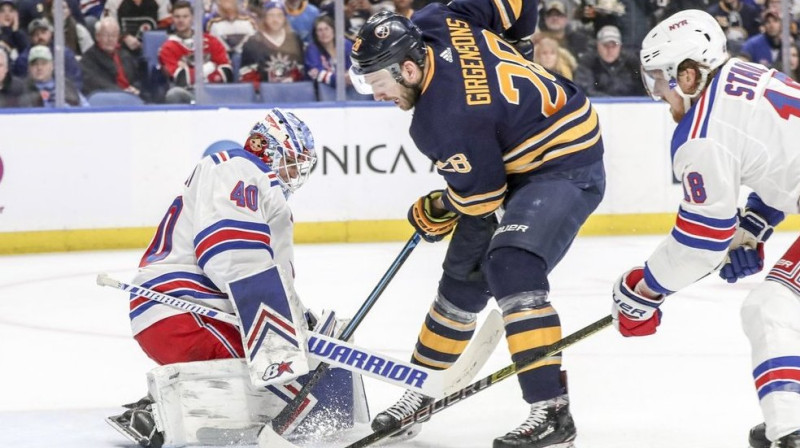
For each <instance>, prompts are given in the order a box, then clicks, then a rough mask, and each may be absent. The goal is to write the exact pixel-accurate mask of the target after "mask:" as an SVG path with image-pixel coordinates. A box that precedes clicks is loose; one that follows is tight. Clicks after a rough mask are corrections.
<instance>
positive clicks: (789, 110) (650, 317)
mask: <svg viewBox="0 0 800 448" xmlns="http://www.w3.org/2000/svg"><path fill="white" fill-rule="evenodd" d="M725 43H726V42H725V34H724V33H723V31H722V30H721V29H720V27H719V25H718V24H717V22H716V21H715V20H714V19H713V18H712V17H711V16H710V15H708V14H707V13H705V12H702V11H698V10H687V11H682V12H679V13H677V14H675V15H673V16H671V17H669V18H668V19H666V20H664V21H663V22H661V23H660V24H658V25H657V26H656V27H655V28H653V30H651V31H650V32H649V33H648V35H647V37H646V38H645V39H644V41H643V42H642V50H641V63H642V76H643V81H644V82H645V85H646V87H647V88H648V90H649V92H650V94H651V95H652V96H653V98H655V99H658V100H664V101H666V102H667V103H669V105H670V111H671V113H672V116H673V118H674V119H675V121H676V122H677V123H678V126H677V128H676V130H675V133H674V134H673V137H672V145H671V153H672V163H673V171H674V174H675V176H676V178H678V179H680V180H681V182H682V184H683V193H684V197H683V201H682V202H681V204H680V206H679V208H678V216H677V219H676V224H675V226H674V228H673V229H672V232H671V233H670V235H669V236H668V237H667V238H666V239H665V240H664V241H663V242H662V243H661V244H660V245H659V246H658V248H656V250H655V252H654V253H653V254H652V255H651V256H650V257H649V258H648V259H647V260H646V261H645V263H644V266H639V267H635V268H633V269H631V270H630V271H628V272H626V273H625V274H624V275H623V276H622V277H621V278H620V279H619V280H618V281H617V283H616V284H615V287H614V292H613V299H614V305H613V310H612V315H613V317H614V324H615V326H616V327H617V329H618V330H619V332H620V333H622V334H623V335H624V336H645V335H649V334H653V333H655V331H656V327H658V325H659V324H660V321H661V310H660V309H659V307H660V305H661V304H662V303H663V302H664V300H665V298H666V297H667V296H668V295H670V294H672V293H673V292H675V291H678V290H680V289H682V288H684V287H686V286H688V285H690V284H692V283H694V282H696V281H698V280H699V279H701V278H703V277H705V276H706V275H707V274H709V273H710V272H713V271H714V270H716V269H718V268H719V269H720V271H719V275H720V276H721V277H722V278H724V279H726V280H727V281H728V282H735V281H736V280H737V279H739V278H742V277H744V276H746V275H750V274H754V273H756V272H759V271H760V270H761V269H762V267H763V243H764V242H765V241H766V240H767V239H768V238H769V236H770V234H771V233H772V230H773V227H774V226H775V225H776V224H778V223H779V222H780V221H781V220H783V218H784V215H785V214H786V213H798V212H800V209H799V207H800V206H799V205H798V199H799V198H800V150H798V142H800V84H798V83H796V82H794V81H793V80H791V79H790V78H789V77H788V76H786V75H784V74H782V73H780V72H778V71H776V70H771V69H768V68H766V67H764V66H762V65H758V64H754V63H750V62H745V61H742V60H738V59H735V58H734V59H730V58H729V56H728V53H727V51H726V47H725ZM742 186H745V187H748V188H750V189H752V190H753V193H751V194H750V196H749V198H748V200H747V204H746V205H745V206H744V207H743V208H737V205H739V204H737V202H738V198H739V193H740V188H741V187H742ZM798 274H800V239H798V240H797V241H795V243H794V244H793V245H792V246H791V247H790V248H789V250H788V251H787V252H786V253H785V254H784V255H783V257H782V258H781V260H780V261H778V263H777V264H776V265H775V266H774V267H773V268H772V270H771V271H770V272H769V274H768V275H767V276H766V279H765V281H763V282H762V283H761V284H759V285H758V286H757V287H756V288H755V289H753V290H752V291H751V292H750V293H749V295H748V296H747V298H746V299H745V301H744V303H743V305H742V310H741V317H742V325H743V328H744V330H745V333H746V334H747V337H748V338H749V340H750V344H751V348H752V363H753V372H752V373H753V379H754V383H755V388H756V390H757V393H758V397H759V400H760V405H761V409H762V412H763V415H764V419H765V424H761V425H759V426H757V427H756V428H753V430H751V441H750V443H751V446H753V447H754V448H761V447H770V446H771V447H773V448H776V447H781V448H787V447H792V448H800V277H799V275H798ZM765 436H766V438H765ZM767 439H768V440H767Z"/></svg>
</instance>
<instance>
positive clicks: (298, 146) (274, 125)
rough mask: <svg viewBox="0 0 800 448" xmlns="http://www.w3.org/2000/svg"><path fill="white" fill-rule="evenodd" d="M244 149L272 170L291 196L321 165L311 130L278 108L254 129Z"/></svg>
mask: <svg viewBox="0 0 800 448" xmlns="http://www.w3.org/2000/svg"><path fill="white" fill-rule="evenodd" d="M244 149H245V150H247V151H248V152H250V153H252V154H254V155H256V156H258V157H259V158H261V160H263V161H264V162H265V163H266V164H268V165H269V166H270V168H272V170H273V171H274V172H275V173H276V174H277V175H278V181H279V183H280V185H281V188H283V191H284V193H285V194H286V195H287V196H288V195H289V193H292V192H294V191H296V190H297V189H298V188H300V187H301V186H302V185H303V184H304V183H305V182H306V180H307V179H308V176H309V175H310V174H311V170H312V168H314V164H315V163H316V162H317V153H316V151H315V149H314V137H313V136H312V135H311V130H310V129H309V128H308V126H307V125H306V124H305V123H304V122H303V121H302V120H300V119H299V118H297V116H295V115H294V114H293V113H291V112H285V111H283V110H281V109H279V108H277V107H276V108H274V109H272V110H271V111H269V113H268V114H267V116H266V117H264V119H263V120H260V121H258V122H257V123H256V124H255V126H253V129H251V130H250V135H249V136H248V138H247V142H246V143H245V146H244Z"/></svg>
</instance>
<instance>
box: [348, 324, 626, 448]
mask: <svg viewBox="0 0 800 448" xmlns="http://www.w3.org/2000/svg"><path fill="white" fill-rule="evenodd" d="M609 325H611V316H610V315H609V316H606V317H604V318H602V319H600V320H598V321H597V322H594V323H592V324H589V325H587V326H586V327H583V328H581V329H580V330H578V331H576V332H574V333H572V334H571V335H569V336H567V337H565V338H563V339H561V340H560V341H557V342H554V343H553V344H550V345H549V346H547V347H545V348H544V349H543V351H541V352H539V353H537V354H535V355H532V356H529V357H527V358H524V359H521V360H519V361H517V362H514V363H512V364H511V365H509V366H507V367H504V368H502V369H500V370H498V371H496V372H494V373H492V374H491V375H489V376H487V377H485V378H483V379H481V380H479V381H476V382H474V383H472V384H470V385H469V386H467V387H465V388H463V389H461V390H459V391H457V392H455V393H453V394H451V395H449V396H447V397H445V398H442V399H441V400H438V401H435V402H433V403H431V404H429V405H427V406H423V407H422V408H420V409H419V410H418V411H417V412H415V413H414V414H412V415H410V416H408V417H406V418H405V419H403V420H402V421H400V423H399V424H398V425H397V426H395V427H393V428H387V429H385V430H383V431H377V432H373V433H372V434H369V435H368V436H366V437H364V438H362V439H360V440H357V441H356V442H353V443H351V444H350V445H347V446H346V447H345V448H363V447H365V446H369V445H372V444H374V443H375V442H378V441H379V440H382V439H384V438H386V437H388V436H390V435H392V434H394V433H396V432H398V431H401V430H403V429H404V428H407V427H409V426H411V425H413V424H414V423H423V422H426V421H428V420H430V418H431V416H432V415H433V414H436V413H438V412H441V411H442V410H444V409H446V408H449V407H450V406H453V405H454V404H456V403H459V402H461V401H462V400H464V399H466V398H469V397H470V396H472V395H475V394H477V393H478V392H480V391H482V390H485V389H488V388H489V387H490V386H493V385H495V384H497V383H499V382H500V381H502V380H504V379H506V378H508V377H510V376H513V375H514V374H515V373H517V372H519V371H520V370H522V369H524V368H525V367H527V366H529V365H531V364H534V363H536V362H538V361H541V360H542V359H545V358H547V357H550V356H553V355H555V354H556V353H558V352H560V351H562V350H564V349H565V348H567V347H569V346H571V345H572V344H574V343H576V342H578V341H580V340H582V339H585V338H587V337H589V336H591V335H593V334H594V333H597V332H598V331H600V330H602V329H603V328H605V327H607V326H609Z"/></svg>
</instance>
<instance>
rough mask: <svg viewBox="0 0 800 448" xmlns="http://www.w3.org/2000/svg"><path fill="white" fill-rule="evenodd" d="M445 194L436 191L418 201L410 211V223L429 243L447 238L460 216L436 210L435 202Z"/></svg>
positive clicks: (441, 191) (447, 211)
mask: <svg viewBox="0 0 800 448" xmlns="http://www.w3.org/2000/svg"><path fill="white" fill-rule="evenodd" d="M442 194H444V191H443V190H434V191H431V192H430V193H428V194H427V195H425V196H422V197H421V198H419V199H417V201H416V202H414V204H413V205H412V206H411V208H410V209H409V210H408V221H409V222H410V223H411V225H412V226H414V229H416V230H417V232H418V233H419V234H420V236H422V238H423V239H424V240H425V241H427V242H429V243H435V242H437V241H441V240H442V239H443V238H444V237H446V236H447V235H448V234H449V233H450V232H452V231H453V229H454V228H455V226H456V222H458V217H459V215H458V214H457V213H454V212H451V211H449V210H443V211H439V210H434V207H433V201H435V200H436V199H439V198H441V197H442Z"/></svg>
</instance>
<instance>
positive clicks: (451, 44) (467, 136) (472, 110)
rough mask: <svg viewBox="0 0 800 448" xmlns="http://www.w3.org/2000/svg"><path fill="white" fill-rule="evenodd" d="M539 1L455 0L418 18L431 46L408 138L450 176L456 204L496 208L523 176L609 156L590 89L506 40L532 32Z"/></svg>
mask: <svg viewBox="0 0 800 448" xmlns="http://www.w3.org/2000/svg"><path fill="white" fill-rule="evenodd" d="M536 8H537V2H535V1H522V0H453V1H451V2H450V3H449V4H447V5H444V4H441V3H431V4H430V5H428V6H426V7H425V8H423V9H421V10H419V11H418V12H417V13H416V14H414V16H413V17H412V19H411V20H412V21H413V22H414V23H415V24H416V25H417V26H418V27H419V28H420V29H421V30H422V33H423V38H424V40H425V44H426V45H427V46H428V49H427V50H428V51H427V58H426V61H425V66H426V74H425V78H424V79H423V83H422V94H421V95H420V97H419V99H418V101H417V103H416V106H415V109H414V117H413V119H412V122H411V129H410V133H411V138H413V139H414V143H415V144H416V145H417V147H418V148H419V149H420V151H422V153H424V154H425V155H426V156H428V157H429V158H430V159H431V160H432V161H434V162H435V164H436V167H437V169H438V171H439V173H440V174H441V175H443V176H444V178H445V180H446V181H447V185H448V188H447V192H446V193H447V194H446V195H445V196H444V203H445V207H447V208H448V209H450V210H453V211H456V212H459V213H463V214H468V215H485V214H487V213H491V212H492V211H493V210H495V209H496V208H498V207H499V206H500V205H501V204H502V203H503V200H504V198H505V196H506V193H507V189H508V185H509V184H514V183H515V182H516V181H517V180H519V179H517V178H518V177H521V176H529V175H531V174H535V173H537V172H543V171H545V170H546V171H552V170H553V169H559V168H564V169H568V168H575V167H579V166H584V165H587V164H589V163H591V162H595V161H597V160H600V159H602V155H603V144H602V139H601V137H600V127H599V124H598V119H597V113H596V112H595V111H594V108H593V107H592V105H591V104H590V102H589V100H588V99H587V98H586V96H585V95H584V94H583V92H582V91H581V90H580V89H579V88H578V87H576V86H575V85H574V84H573V83H572V82H570V81H569V80H567V79H565V78H562V77H560V76H557V75H553V74H551V73H550V72H548V71H547V70H545V69H544V68H542V67H541V66H539V65H538V64H535V63H533V62H530V61H528V60H526V59H525V58H523V57H522V56H521V55H520V54H519V53H518V52H517V51H516V50H515V49H514V47H513V46H512V45H510V44H509V43H508V42H506V41H505V40H503V39H502V38H500V37H499V34H500V33H502V32H504V31H505V32H506V34H507V35H508V34H509V31H510V32H511V34H514V35H516V36H520V35H526V34H527V35H529V34H530V33H531V32H532V31H533V27H534V25H535V23H536ZM527 24H529V26H528V27H526V26H525V25H527Z"/></svg>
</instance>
